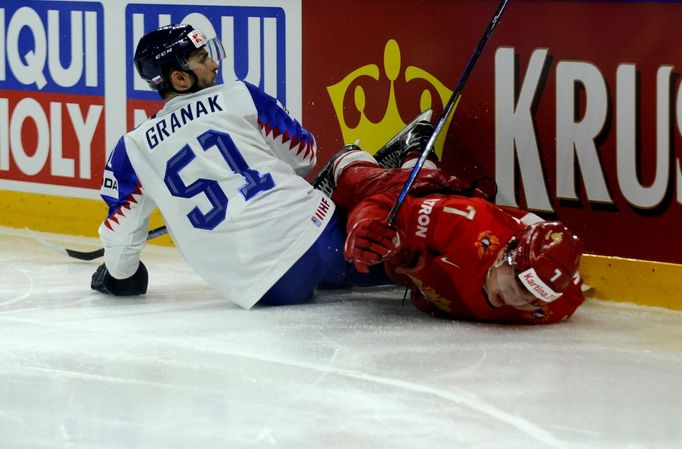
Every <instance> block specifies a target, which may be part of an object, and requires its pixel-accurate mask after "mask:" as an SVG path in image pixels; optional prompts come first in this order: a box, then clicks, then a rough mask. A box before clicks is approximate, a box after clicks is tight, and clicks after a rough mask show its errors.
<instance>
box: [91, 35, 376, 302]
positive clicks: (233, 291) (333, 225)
mask: <svg viewBox="0 0 682 449" xmlns="http://www.w3.org/2000/svg"><path fill="white" fill-rule="evenodd" d="M223 56H224V52H223V50H222V44H221V43H220V41H219V40H217V38H214V39H210V40H209V39H207V38H206V36H205V35H204V34H203V33H201V32H200V31H199V30H195V29H194V28H193V27H192V26H190V25H170V26H166V27H162V28H159V29H158V30H155V31H152V32H150V33H148V34H146V35H145V36H143V37H142V39H141V40H140V42H139V44H138V46H137V49H136V52H135V66H136V68H137V71H138V73H139V74H140V76H141V77H142V78H143V79H145V80H146V81H147V82H148V83H149V84H150V85H151V86H152V87H153V88H155V89H156V90H158V92H159V94H160V95H161V97H162V98H163V99H164V101H165V106H164V108H163V109H162V110H161V111H159V112H158V113H157V114H155V115H154V116H153V117H152V118H150V119H149V120H147V121H146V122H144V123H143V124H141V125H140V126H138V127H137V128H136V129H134V130H132V131H130V132H129V133H127V134H126V135H124V136H123V137H122V138H121V139H120V140H119V142H118V143H117V145H116V147H115V148H114V150H113V152H112V154H111V155H110V157H109V161H108V163H107V166H106V168H105V172H104V182H103V187H102V189H101V195H102V197H103V199H104V200H105V201H106V202H107V204H108V206H109V213H108V216H107V218H106V219H105V220H104V222H103V223H102V224H101V226H100V228H99V233H100V238H101V240H102V242H103V244H104V248H105V253H104V261H105V262H104V264H102V265H101V266H100V267H98V269H97V271H96V272H95V274H93V278H92V283H91V287H92V288H93V289H95V290H98V291H101V292H103V293H107V294H112V295H137V294H143V293H146V290H147V283H148V275H147V270H146V267H145V266H144V264H143V263H142V262H141V260H140V253H141V251H142V249H143V248H144V246H145V243H146V238H147V232H148V231H147V229H148V220H149V215H150V213H151V212H152V211H153V210H154V209H155V208H157V207H158V209H159V210H160V212H161V214H162V215H163V218H164V221H165V223H166V226H167V228H168V230H169V232H170V234H171V236H172V238H173V241H174V242H175V245H176V246H177V248H178V249H179V251H180V252H181V253H182V255H183V256H184V258H185V259H186V260H187V262H188V263H189V264H190V265H191V266H192V267H193V268H194V269H195V270H196V271H197V272H198V273H199V275H201V276H202V277H203V278H204V279H205V280H206V281H207V282H208V283H209V284H211V285H212V286H213V287H215V288H216V289H217V290H218V291H219V292H220V293H222V294H223V295H224V296H225V297H227V298H228V299H230V300H232V301H234V302H235V303H237V304H239V305H240V306H242V307H244V308H250V307H252V306H253V305H254V304H256V303H259V304H296V303H300V302H303V301H305V300H307V299H309V298H310V297H311V295H312V293H313V290H314V288H315V287H316V286H317V285H318V283H320V282H322V281H324V282H326V283H329V284H353V285H373V284H379V283H385V282H386V278H384V277H383V274H374V275H369V276H368V275H360V274H358V273H357V272H355V271H354V269H353V267H352V265H350V264H349V263H347V262H345V261H344V260H343V244H344V238H345V231H344V229H345V223H344V222H343V220H342V219H340V218H338V217H337V214H336V213H335V206H334V204H333V203H332V201H331V200H330V199H329V198H327V197H326V196H325V195H324V194H323V193H322V192H320V191H319V190H315V189H313V187H312V186H311V185H310V184H309V183H308V182H307V181H306V180H305V179H304V178H303V177H304V176H306V175H307V174H308V173H310V171H311V170H312V169H313V167H314V166H315V163H316V152H317V148H316V144H315V139H314V137H313V136H312V134H310V133H309V132H308V131H306V130H305V129H303V128H302V127H301V125H300V124H299V123H298V122H297V121H296V120H295V119H294V118H292V117H291V116H290V115H289V114H288V112H287V111H286V110H285V109H284V108H283V107H282V106H281V105H280V104H279V103H278V102H277V100H275V99H274V98H273V97H271V96H269V95H267V94H266V93H264V92H263V91H261V90H260V89H259V88H257V87H256V86H253V85H251V84H249V83H247V82H242V81H235V82H232V83H227V84H224V85H215V79H216V74H217V70H218V67H219V66H218V61H219V60H220V59H222V57H223Z"/></svg>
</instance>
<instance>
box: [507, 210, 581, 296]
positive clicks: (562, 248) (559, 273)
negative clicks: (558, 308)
mask: <svg viewBox="0 0 682 449" xmlns="http://www.w3.org/2000/svg"><path fill="white" fill-rule="evenodd" d="M516 240H517V246H516V249H515V250H514V253H515V254H514V255H513V260H512V261H511V263H512V266H513V267H514V272H515V274H516V276H517V277H518V279H519V280H520V281H521V283H522V284H523V285H524V286H525V287H526V288H527V289H528V290H529V291H530V292H531V293H532V294H533V295H534V296H535V297H536V298H538V299H540V300H542V301H544V302H552V301H554V300H555V299H557V298H559V297H561V295H563V293H564V292H565V291H566V290H567V289H568V287H569V286H570V284H571V282H574V277H575V276H576V273H577V272H578V264H579V263H580V256H581V254H582V243H581V241H580V239H579V238H578V237H577V236H576V235H575V234H573V233H572V232H571V231H570V230H569V229H568V228H567V227H566V226H564V225H563V224H562V223H560V222H558V221H544V222H540V223H535V224H532V225H530V226H528V227H526V228H524V229H522V230H521V231H519V232H518V233H517V234H516Z"/></svg>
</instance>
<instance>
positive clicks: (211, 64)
mask: <svg viewBox="0 0 682 449" xmlns="http://www.w3.org/2000/svg"><path fill="white" fill-rule="evenodd" d="M188 64H189V68H190V69H191V70H192V72H194V75H196V77H197V87H199V88H200V89H204V88H206V87H211V86H214V85H215V80H216V77H217V76H218V67H220V66H219V65H218V63H217V62H216V61H215V60H214V59H213V58H211V57H210V56H209V54H208V52H207V51H206V49H205V48H200V49H199V50H197V51H195V52H194V53H192V54H191V55H190V57H189V60H188Z"/></svg>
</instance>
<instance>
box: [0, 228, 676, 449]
mask: <svg viewBox="0 0 682 449" xmlns="http://www.w3.org/2000/svg"><path fill="white" fill-rule="evenodd" d="M41 235H42V236H44V237H47V238H48V239H49V240H50V241H52V242H54V243H57V244H59V245H61V246H62V247H69V248H75V249H81V250H85V249H94V248H97V247H98V245H99V244H98V242H97V241H96V240H94V239H85V238H75V237H73V238H66V237H60V236H57V235H49V234H41ZM225 257H229V254H226V255H225ZM0 258H1V259H0V449H22V448H50V449H53V448H83V449H97V448H106V449H115V448H153V449H157V448H159V449H160V448H164V449H165V448H200V449H211V448H259V449H260V448H291V449H294V448H295V449H305V448H325V449H355V448H368V449H370V448H371V449H376V448H406V449H407V448H409V449H419V448H429V449H431V448H433V449H436V448H448V449H454V448H476V449H479V448H481V449H487V448H490V449H492V448H503V449H514V448H519V449H529V448H590V449H594V448H596V449H602V448H614V449H616V448H617V449H635V448H636V449H643V448H665V449H668V448H670V449H676V448H682V313H681V312H675V311H671V310H665V309H658V308H649V307H642V306H634V305H628V304H622V303H616V302H611V301H598V300H589V301H588V303H587V304H585V306H584V307H582V308H581V309H579V310H578V312H577V313H576V314H575V315H574V317H573V318H572V319H570V320H569V321H567V322H564V323H561V324H558V325H552V326H545V327H521V326H500V325H489V324H476V323H467V322H457V321H441V320H436V319H433V318H430V317H428V316H426V315H424V314H422V313H420V312H418V311H417V310H415V309H414V308H413V307H412V306H411V305H410V304H409V300H408V302H407V304H405V305H402V304H401V303H402V294H403V292H402V290H401V289H396V288H374V289H366V290H350V291H326V292H321V293H320V294H319V295H318V297H317V298H316V300H315V301H314V302H313V303H311V304H307V305H303V306H295V307H279V308H260V309H254V310H250V311H245V310H241V309H239V308H238V307H237V306H235V305H233V304H231V303H229V302H227V301H226V300H224V299H222V298H221V297H220V296H219V295H218V294H217V293H216V292H215V291H214V290H212V289H211V288H209V287H207V286H206V284H204V283H203V281H202V280H201V279H200V278H199V277H198V276H197V275H195V274H194V273H193V272H192V271H191V269H190V268H189V267H188V266H187V265H186V264H185V262H184V261H183V260H182V259H181V258H180V257H179V256H178V254H177V252H176V250H175V249H173V248H160V247H152V246H150V247H148V248H147V249H146V250H145V252H144V253H143V260H144V261H145V263H146V265H147V266H148V268H149V270H150V289H149V293H148V294H147V295H146V296H145V297H142V298H127V299H121V298H119V299H116V298H111V297H106V296H103V295H100V294H98V293H96V292H93V291H91V290H90V288H89V281H90V276H91V274H92V272H93V271H94V270H95V268H96V266H97V265H98V263H99V261H93V262H81V261H76V260H74V259H70V258H67V257H65V256H63V255H59V254H56V253H54V252H52V251H51V250H50V249H47V248H45V247H44V246H42V245H41V244H40V243H37V242H36V241H35V240H33V239H31V238H28V237H27V236H26V233H25V232H24V231H19V230H11V229H8V228H0Z"/></svg>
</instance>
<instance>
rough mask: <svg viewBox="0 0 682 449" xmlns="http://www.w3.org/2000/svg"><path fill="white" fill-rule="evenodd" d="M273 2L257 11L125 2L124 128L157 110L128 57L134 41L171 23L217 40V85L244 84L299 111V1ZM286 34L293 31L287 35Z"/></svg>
mask: <svg viewBox="0 0 682 449" xmlns="http://www.w3.org/2000/svg"><path fill="white" fill-rule="evenodd" d="M273 3H275V2H273ZM279 3H280V5H274V6H258V7H256V6H206V5H196V4H192V5H172V4H166V5H163V4H153V5H151V4H150V5H147V4H129V5H128V6H127V7H126V28H127V29H126V36H127V38H128V39H129V41H128V43H127V44H126V55H127V57H126V60H127V93H128V116H129V123H128V125H129V127H132V126H135V125H137V124H139V123H140V122H141V121H143V120H144V119H146V118H147V117H148V116H149V115H150V114H151V113H153V112H154V111H155V110H157V109H158V108H159V107H160V102H159V100H160V99H159V96H158V94H157V93H156V92H155V91H154V90H152V89H151V88H150V87H149V86H148V84H147V83H146V82H145V81H144V80H143V79H142V78H140V76H139V75H138V74H137V72H136V70H135V66H134V64H133V56H134V53H135V48H136V46H137V43H138V42H139V40H140V38H141V37H142V36H143V35H144V34H145V33H147V32H149V31H151V30H154V29H156V28H158V27H161V26H164V25H170V24H177V23H186V24H190V25H192V26H193V27H194V28H196V29H198V30H201V31H202V32H203V33H204V34H205V35H206V36H207V37H208V38H209V39H210V38H213V37H216V36H217V37H219V38H220V40H221V41H222V43H223V46H224V47H225V51H226V53H227V56H226V58H225V59H224V60H223V61H221V64H220V69H219V72H218V78H217V80H216V82H217V83H223V82H230V81H233V80H237V79H240V80H246V81H248V82H250V83H252V84H255V85H256V86H258V87H260V88H262V89H263V90H264V91H265V92H267V93H268V94H270V95H272V96H273V97H275V98H277V99H278V100H279V101H280V102H281V103H282V104H284V105H286V106H287V108H288V109H289V110H290V111H291V112H292V113H294V114H296V113H299V112H300V103H301V100H300V91H301V87H300V83H301V81H300V80H301V76H300V64H297V63H296V58H298V57H300V56H297V55H300V3H299V2H279ZM291 30H296V31H295V32H294V34H292V31H291ZM295 33H298V34H295ZM292 58H293V59H292ZM296 71H298V72H299V73H297V72H296ZM145 102H147V103H145ZM149 102H152V103H149ZM131 121H132V123H130V122H131Z"/></svg>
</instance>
